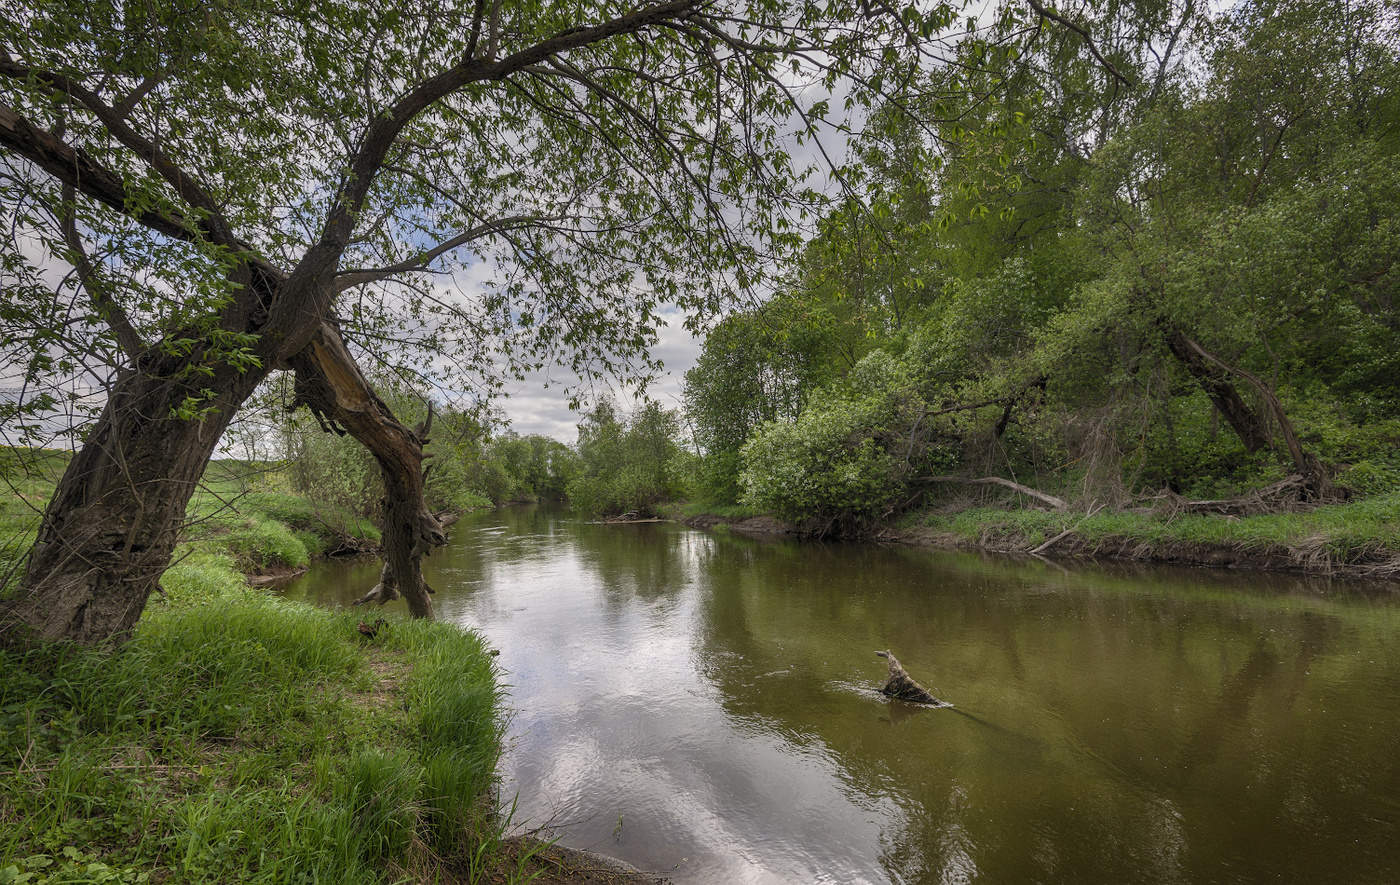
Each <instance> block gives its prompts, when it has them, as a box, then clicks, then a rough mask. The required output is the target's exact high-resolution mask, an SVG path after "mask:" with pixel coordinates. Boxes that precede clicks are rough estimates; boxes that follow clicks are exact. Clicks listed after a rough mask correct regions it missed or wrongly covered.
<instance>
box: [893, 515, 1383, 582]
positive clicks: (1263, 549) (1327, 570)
mask: <svg viewBox="0 0 1400 885" xmlns="http://www.w3.org/2000/svg"><path fill="white" fill-rule="evenodd" d="M873 540H879V541H886V542H892V543H897V544H909V545H912V546H916V547H931V548H937V549H941V550H978V551H985V552H990V553H1005V554H1015V555H1021V556H1029V555H1035V556H1041V557H1044V558H1046V559H1105V560H1107V559H1113V560H1128V561H1132V562H1150V563H1159V564H1163V565H1183V566H1196V567H1202V568H1228V569H1255V570H1259V571H1284V572H1297V573H1300V574H1310V575H1325V576H1330V577H1348V578H1370V579H1381V580H1389V581H1396V580H1397V579H1400V555H1397V554H1395V553H1393V552H1389V551H1385V550H1378V551H1372V552H1366V553H1361V554H1359V555H1356V554H1354V555H1352V556H1350V557H1342V556H1339V555H1337V554H1336V553H1334V552H1333V551H1331V550H1329V549H1328V548H1327V547H1326V546H1325V545H1324V544H1321V543H1318V544H1311V545H1307V544H1305V545H1301V546H1298V547H1286V546H1283V545H1277V544H1275V545H1268V546H1249V547H1246V546H1242V545H1238V544H1213V543H1209V542H1205V541H1170V540H1155V541H1147V540H1143V539H1139V538H1126V537H1115V536H1109V537H1101V538H1093V539H1090V538H1085V537H1082V536H1080V535H1078V534H1076V533H1074V532H1070V533H1068V534H1066V535H1064V536H1063V537H1061V538H1059V540H1057V541H1055V543H1054V544H1052V545H1050V546H1049V547H1048V548H1043V542H1041V540H1040V539H1039V538H1026V537H1024V536H1019V535H1017V534H1015V533H1004V532H993V531H988V532H985V533H984V534H983V535H982V536H981V537H980V538H968V537H966V536H963V535H958V534H953V533H951V532H942V531H937V530H935V529H929V528H911V529H893V528H891V529H885V530H882V531H881V532H880V533H878V534H877V535H876V536H875V538H874V539H873ZM1036 550H1039V551H1040V552H1038V553H1033V551H1036Z"/></svg>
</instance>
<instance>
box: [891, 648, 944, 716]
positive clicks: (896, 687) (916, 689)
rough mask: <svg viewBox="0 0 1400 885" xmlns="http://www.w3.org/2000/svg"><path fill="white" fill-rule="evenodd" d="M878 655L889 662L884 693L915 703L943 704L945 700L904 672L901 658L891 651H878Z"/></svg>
mask: <svg viewBox="0 0 1400 885" xmlns="http://www.w3.org/2000/svg"><path fill="white" fill-rule="evenodd" d="M875 654H876V655H878V656H880V657H882V658H884V659H885V661H886V663H888V664H889V679H888V680H887V681H886V682H885V687H884V688H882V689H880V692H881V693H882V694H886V695H889V696H890V697H892V698H898V699H899V700H901V701H909V702H910V703H914V704H937V705H939V706H943V701H940V700H939V699H938V698H936V697H934V696H933V693H932V692H930V691H929V690H928V689H927V688H924V687H923V686H922V685H920V684H919V683H917V682H915V681H914V679H913V677H911V676H910V675H909V674H908V673H906V672H904V668H903V667H901V666H900V665H899V659H898V658H896V657H895V656H894V655H893V654H892V653H890V652H889V651H877V652H875Z"/></svg>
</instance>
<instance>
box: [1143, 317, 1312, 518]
mask: <svg viewBox="0 0 1400 885" xmlns="http://www.w3.org/2000/svg"><path fill="white" fill-rule="evenodd" d="M1173 341H1175V342H1176V343H1173ZM1167 344H1168V346H1170V347H1171V348H1172V353H1174V354H1177V356H1178V358H1179V359H1181V360H1182V361H1183V362H1187V360H1190V361H1192V362H1191V363H1188V366H1187V367H1188V368H1190V367H1191V365H1192V364H1194V365H1197V366H1200V367H1203V369H1204V370H1206V371H1209V372H1210V373H1211V374H1212V376H1213V377H1215V378H1218V379H1221V380H1223V383H1224V384H1225V386H1226V387H1228V388H1229V390H1230V392H1231V394H1233V396H1234V398H1235V399H1236V400H1239V394H1238V393H1236V392H1235V390H1234V385H1232V384H1230V382H1229V376H1230V375H1234V376H1236V377H1238V378H1241V379H1243V380H1244V381H1245V382H1246V383H1248V384H1249V385H1250V386H1251V387H1253V388H1254V389H1255V390H1256V391H1257V392H1258V393H1259V396H1260V398H1261V399H1263V400H1264V403H1265V404H1266V405H1267V406H1268V407H1269V411H1270V413H1271V414H1272V415H1273V418H1274V421H1275V422H1276V423H1277V424H1278V428H1279V434H1280V435H1281V436H1282V437H1283V442H1284V446H1285V447H1286V448H1287V449H1288V457H1289V459H1290V460H1291V461H1292V462H1293V467H1294V469H1295V470H1297V471H1298V475H1299V476H1300V477H1302V479H1303V488H1302V497H1303V499H1304V500H1312V501H1319V500H1326V499H1328V498H1331V497H1334V496H1335V494H1336V487H1335V486H1333V484H1332V479H1331V477H1330V476H1329V475H1328V470H1327V468H1326V466H1324V465H1323V463H1322V462H1321V461H1320V460H1318V458H1317V456H1316V455H1314V454H1312V453H1311V452H1309V451H1307V450H1306V449H1304V448H1303V442H1302V440H1300V439H1299V438H1298V431H1297V430H1296V429H1295V428H1294V427H1293V422H1292V421H1291V420H1289V417H1288V413H1287V412H1286V411H1285V410H1284V408H1283V402H1282V401H1281V400H1279V398H1278V394H1276V393H1274V389H1273V387H1271V386H1270V385H1269V384H1268V383H1266V382H1265V381H1264V379H1263V378H1260V377H1259V376H1258V375H1255V374H1254V373H1253V372H1250V371H1248V370H1247V369H1242V368H1240V367H1239V366H1234V365H1230V364H1229V363H1226V362H1225V361H1224V360H1222V359H1221V358H1220V357H1218V356H1216V355H1215V354H1213V353H1211V352H1210V351H1208V350H1206V349H1205V348H1204V347H1202V346H1201V345H1200V344H1199V343H1197V342H1196V341H1195V340H1193V339H1192V338H1190V337H1189V336H1188V335H1186V333H1184V332H1182V331H1181V330H1180V329H1176V328H1171V329H1169V330H1168V333H1167ZM1178 347H1179V348H1181V350H1182V353H1184V354H1185V356H1183V355H1182V354H1181V353H1177V349H1178ZM1192 374H1193V375H1195V374H1196V371H1195V370H1192ZM1199 377H1200V376H1198V378H1199ZM1202 387H1205V382H1202ZM1209 392H1210V390H1209V388H1207V393H1209ZM1212 399H1214V396H1213V395H1212ZM1239 401H1240V403H1241V404H1243V400H1239ZM1216 405H1219V402H1217V403H1216ZM1246 408H1248V407H1246ZM1222 411H1223V410H1222ZM1249 411H1250V414H1251V416H1252V417H1253V421H1254V422H1255V423H1256V424H1257V425H1258V426H1260V427H1262V426H1263V421H1262V420H1261V419H1260V418H1259V416H1258V415H1257V414H1255V413H1254V412H1253V410H1249ZM1225 417H1226V420H1229V421H1230V424H1231V426H1232V427H1235V429H1236V431H1237V432H1240V428H1239V427H1238V426H1236V425H1235V421H1234V419H1232V418H1231V417H1230V415H1229V413H1225ZM1240 439H1242V440H1245V436H1244V433H1243V432H1240ZM1268 444H1269V439H1268V435H1267V433H1264V443H1263V445H1264V446H1267V445H1268ZM1245 446H1246V448H1249V451H1251V452H1253V451H1257V448H1250V447H1249V441H1248V440H1245ZM1262 447H1263V446H1260V448H1262Z"/></svg>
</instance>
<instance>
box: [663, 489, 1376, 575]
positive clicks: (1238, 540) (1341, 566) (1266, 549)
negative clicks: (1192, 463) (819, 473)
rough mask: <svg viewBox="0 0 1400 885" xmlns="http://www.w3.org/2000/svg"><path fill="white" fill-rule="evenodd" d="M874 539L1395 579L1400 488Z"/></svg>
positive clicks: (949, 517) (971, 523)
mask: <svg viewBox="0 0 1400 885" xmlns="http://www.w3.org/2000/svg"><path fill="white" fill-rule="evenodd" d="M667 515H668V516H669V517H670V518H672V519H675V520H677V521H680V522H684V523H686V524H687V525H691V526H694V527H696V528H712V527H715V526H725V527H728V528H731V529H734V530H736V531H740V532H742V533H745V534H755V535H785V534H796V535H800V534H802V532H801V530H800V528H799V527H796V526H792V525H790V524H787V523H783V522H780V521H778V520H775V519H773V518H772V517H769V516H763V515H761V514H759V513H757V512H755V511H753V510H750V509H746V508H739V507H735V508H718V509H706V508H703V507H696V506H693V505H677V506H673V507H671V508H670V509H669V510H668V511H667ZM868 537H871V538H873V539H878V540H885V541H897V542H901V543H908V544H916V545H921V546H929V547H946V548H957V549H971V550H987V551H991V552H997V553H1031V552H1036V553H1038V555H1043V556H1048V557H1052V558H1054V557H1080V558H1098V559H1131V560H1139V561H1145V562H1169V563H1176V564H1181V565H1198V566H1213V567H1223V568H1256V569H1270V570H1283V571H1299V572H1307V573H1310V574H1330V575H1349V576H1355V577H1371V578H1396V577H1400V492H1392V493H1389V494H1383V495H1375V496H1372V497H1369V498H1364V499H1361V500H1359V501H1352V502H1348V503H1345V504H1335V505H1331V506H1327V507H1318V508H1315V509H1313V510H1305V511H1297V512H1292V513H1275V514H1261V515H1255V516H1243V517H1234V516H1220V515H1207V514H1180V515H1176V516H1167V515H1163V514H1158V513H1151V512H1142V511H1099V512H1096V513H1094V514H1092V515H1085V514H1083V513H1060V512H1052V511H1048V510H1030V509H1024V508H1015V507H1009V506H1004V507H988V506H978V507H966V508H960V509H959V508H952V507H944V508H938V509H929V510H922V511H915V512H912V513H909V514H906V515H905V516H904V517H903V518H901V519H900V520H899V521H898V522H896V523H894V524H892V525H887V526H880V527H877V528H875V529H874V530H873V531H871V532H870V534H869V536H868Z"/></svg>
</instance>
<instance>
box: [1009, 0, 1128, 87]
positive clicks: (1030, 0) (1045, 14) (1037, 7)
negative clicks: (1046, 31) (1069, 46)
mask: <svg viewBox="0 0 1400 885" xmlns="http://www.w3.org/2000/svg"><path fill="white" fill-rule="evenodd" d="M1026 3H1027V4H1028V5H1029V6H1030V8H1031V9H1032V10H1034V12H1035V14H1036V15H1038V16H1040V17H1041V18H1043V19H1046V20H1048V21H1052V22H1055V23H1056V24H1059V25H1064V26H1065V27H1067V28H1069V29H1070V30H1071V31H1073V32H1075V33H1076V34H1078V35H1079V36H1080V37H1082V38H1083V39H1084V45H1085V46H1088V47H1089V54H1090V55H1092V56H1093V57H1094V58H1095V60H1097V61H1098V63H1099V64H1100V65H1102V66H1103V69H1104V70H1106V71H1108V72H1109V73H1110V74H1112V75H1113V78H1114V79H1115V80H1117V81H1118V82H1120V83H1122V84H1123V85H1124V86H1126V87H1127V88H1129V89H1132V88H1133V81H1132V80H1129V79H1128V78H1127V77H1125V76H1123V75H1122V74H1120V73H1119V72H1118V69H1117V68H1115V67H1114V66H1113V63H1112V62H1110V61H1109V60H1108V59H1106V58H1104V57H1103V54H1102V53H1100V52H1099V48H1098V47H1097V46H1095V45H1094V39H1093V38H1092V37H1090V36H1089V32H1088V31H1086V30H1085V29H1084V28H1083V27H1081V26H1080V25H1077V24H1075V23H1074V22H1072V21H1070V20H1069V19H1067V18H1065V17H1064V16H1063V15H1060V14H1059V13H1058V12H1056V11H1055V10H1053V9H1047V8H1046V7H1045V6H1044V5H1042V4H1041V3H1040V2H1039V0H1026Z"/></svg>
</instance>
